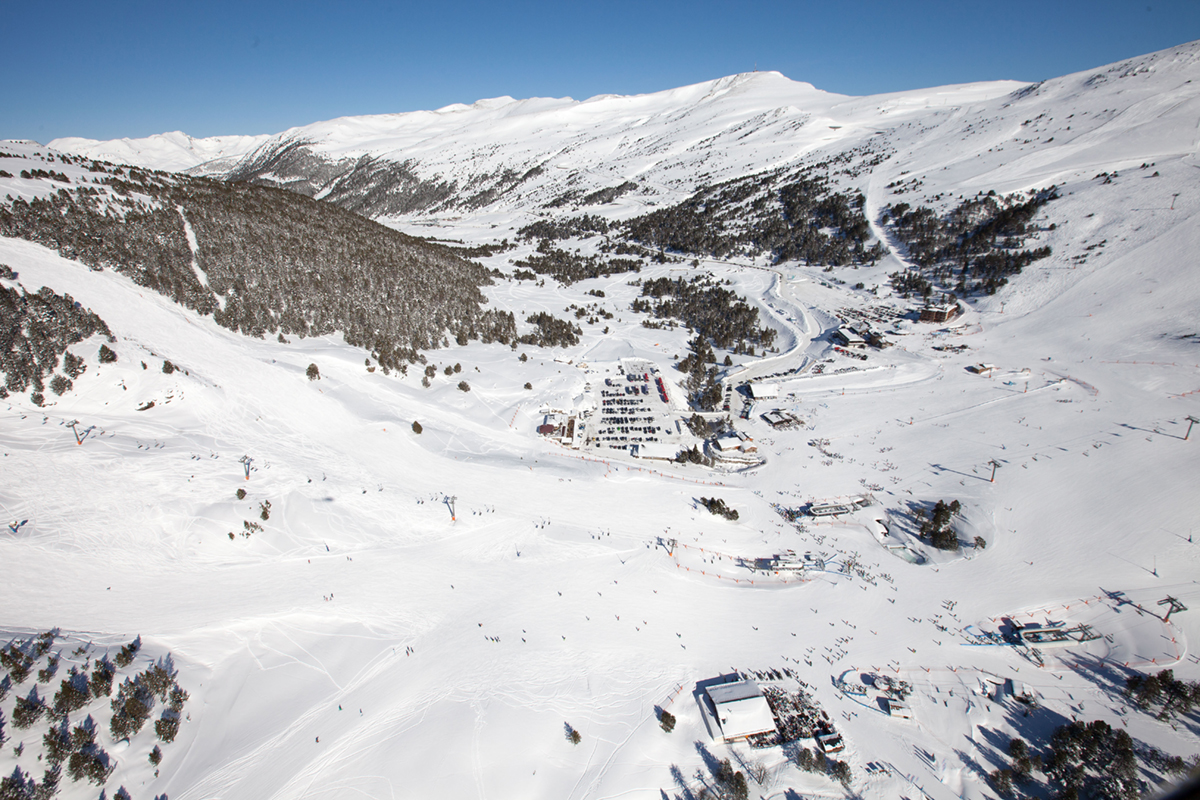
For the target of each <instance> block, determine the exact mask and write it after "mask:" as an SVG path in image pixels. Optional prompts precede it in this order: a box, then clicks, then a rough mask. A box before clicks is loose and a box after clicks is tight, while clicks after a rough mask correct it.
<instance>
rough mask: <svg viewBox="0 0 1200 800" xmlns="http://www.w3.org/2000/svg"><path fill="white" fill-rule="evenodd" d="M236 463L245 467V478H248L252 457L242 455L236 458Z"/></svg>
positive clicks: (252, 461)
mask: <svg viewBox="0 0 1200 800" xmlns="http://www.w3.org/2000/svg"><path fill="white" fill-rule="evenodd" d="M238 463H239V464H241V465H242V466H244V467H245V468H246V480H250V465H251V464H253V463H254V459H253V458H251V457H250V456H242V457H241V458H239V459H238Z"/></svg>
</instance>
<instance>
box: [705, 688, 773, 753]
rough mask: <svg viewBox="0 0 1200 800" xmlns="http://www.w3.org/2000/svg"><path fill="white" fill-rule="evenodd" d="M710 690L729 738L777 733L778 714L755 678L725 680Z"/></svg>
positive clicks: (729, 739)
mask: <svg viewBox="0 0 1200 800" xmlns="http://www.w3.org/2000/svg"><path fill="white" fill-rule="evenodd" d="M707 691H708V699H709V700H711V701H712V704H713V709H714V711H715V712H716V715H717V724H719V725H720V726H721V738H722V739H724V740H725V741H727V742H732V741H736V740H738V739H746V738H749V737H751V736H757V735H759V734H763V733H774V732H775V715H774V714H772V713H771V706H770V705H768V704H767V698H766V697H764V696H763V693H762V689H760V688H759V687H758V684H757V683H755V682H754V681H735V682H733V683H721V684H718V685H716V686H709V687H708V689H707Z"/></svg>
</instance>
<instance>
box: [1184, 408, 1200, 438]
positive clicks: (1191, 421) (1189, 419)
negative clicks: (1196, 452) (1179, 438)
mask: <svg viewBox="0 0 1200 800" xmlns="http://www.w3.org/2000/svg"><path fill="white" fill-rule="evenodd" d="M1197 422H1200V419H1196V418H1195V417H1193V416H1192V415H1191V414H1189V415H1188V417H1187V424H1188V429H1187V433H1185V434H1184V435H1183V440H1184V441H1185V442H1186V441H1187V439H1188V437H1189V436H1191V435H1192V426H1193V425H1195V424H1196V423H1197Z"/></svg>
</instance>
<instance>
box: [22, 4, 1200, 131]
mask: <svg viewBox="0 0 1200 800" xmlns="http://www.w3.org/2000/svg"><path fill="white" fill-rule="evenodd" d="M1197 38H1200V0H1169V1H1166V2H1164V0H1143V1H1142V2H1118V1H1117V0H1088V1H1087V2H1077V1H1076V0H1039V2H1027V1H1026V0H1004V1H1003V2H995V0H989V1H988V2H976V1H975V0H959V1H958V2H942V1H941V0H936V1H931V2H920V1H919V0H891V2H874V1H873V0H825V2H819V3H818V2H808V0H791V2H775V1H774V0H771V1H770V2H753V1H752V0H748V1H746V2H724V0H691V2H676V1H675V0H670V1H669V2H652V1H650V2H627V1H626V0H613V2H593V3H570V2H554V3H549V2H541V1H540V0H539V1H537V2H531V1H528V0H514V1H512V2H476V1H475V0H440V1H439V0H424V2H420V3H410V2H383V1H382V0H380V1H379V2H350V1H348V2H340V3H339V2H305V0H295V1H294V2H278V1H275V0H272V1H270V2H253V0H247V1H246V2H236V3H235V2H205V0H197V2H191V3H177V2H172V0H156V2H123V1H122V0H107V1H106V2H96V0H71V1H69V2H54V1H53V0H51V1H50V2H41V3H32V2H16V1H15V0H7V1H6V2H0V63H2V64H3V65H4V71H3V79H2V83H0V87H2V88H0V138H29V139H37V140H39V141H42V142H45V141H49V140H50V139H53V138H55V137H59V136H86V137H91V138H97V139H109V138H117V137H122V136H130V137H137V136H146V135H149V134H152V133H160V132H163V131H169V130H183V131H186V132H187V133H190V134H192V135H193V136H212V135H216V134H226V133H274V132H277V131H280V130H283V129H285V128H288V127H291V126H294V125H303V124H306V123H309V122H315V121H317V120H322V119H330V118H333V117H339V116H345V115H350V114H379V113H388V112H398V111H412V110H416V109H423V108H438V107H441V106H444V105H448V104H450V103H458V102H463V103H470V102H474V101H475V100H478V99H480V98H484V97H496V96H499V95H511V96H513V97H531V96H543V97H544V96H553V97H562V96H571V97H575V98H578V99H583V98H586V97H590V96H592V95H596V94H604V93H613V94H634V93H642V92H653V91H658V90H662V89H669V88H672V87H675V86H682V85H686V84H690V83H697V82H699V81H704V80H709V79H712V78H718V77H721V76H723V75H730V74H734V73H738V72H748V71H751V70H753V69H754V68H755V67H757V68H758V69H760V70H777V71H779V72H782V73H783V74H785V75H787V76H788V77H789V78H792V79H794V80H802V81H808V82H809V83H812V84H814V85H816V86H817V87H818V88H820V89H825V90H827V91H833V92H840V93H844V94H859V95H861V94H876V93H880V92H889V91H898V90H902V89H917V88H923V87H927V86H937V85H942V84H948V83H965V82H969V81H980V80H993V79H1004V78H1008V79H1016V80H1026V81H1036V80H1041V79H1044V78H1050V77H1055V76H1057V75H1062V74H1066V73H1070V72H1076V71H1079V70H1083V69H1088V68H1091V67H1096V66H1100V65H1102V64H1106V63H1110V62H1112V61H1117V60H1120V59H1122V58H1128V57H1130V56H1135V55H1140V54H1142V53H1147V52H1151V51H1154V50H1161V49H1163V48H1166V47H1172V46H1174V45H1177V44H1182V43H1184V42H1187V41H1190V40H1193V39H1197Z"/></svg>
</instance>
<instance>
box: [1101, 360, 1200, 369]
mask: <svg viewBox="0 0 1200 800" xmlns="http://www.w3.org/2000/svg"><path fill="white" fill-rule="evenodd" d="M1100 363H1101V364H1140V365H1144V366H1155V367H1192V368H1193V369H1200V364H1180V363H1178V362H1176V361H1169V362H1168V361H1101V362H1100Z"/></svg>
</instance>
